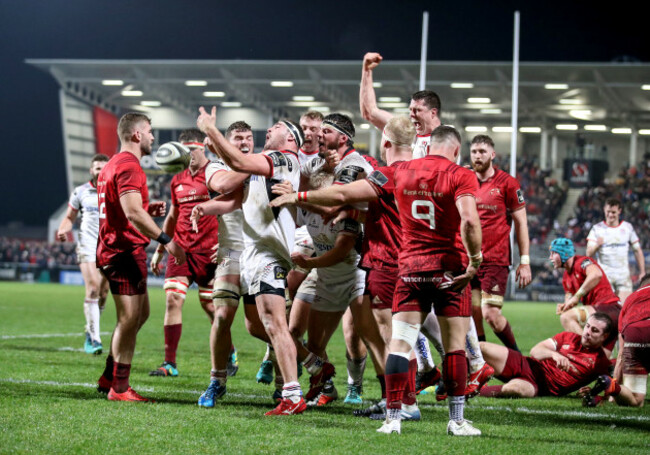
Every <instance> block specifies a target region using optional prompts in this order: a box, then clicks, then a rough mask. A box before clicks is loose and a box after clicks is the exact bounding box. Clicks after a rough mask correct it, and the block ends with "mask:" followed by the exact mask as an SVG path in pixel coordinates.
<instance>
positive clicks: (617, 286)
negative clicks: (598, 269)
mask: <svg viewBox="0 0 650 455" xmlns="http://www.w3.org/2000/svg"><path fill="white" fill-rule="evenodd" d="M605 275H606V276H607V279H608V280H609V284H611V286H612V290H613V291H614V293H616V294H617V293H619V292H621V291H623V292H632V278H631V277H630V270H629V269H624V270H608V271H605Z"/></svg>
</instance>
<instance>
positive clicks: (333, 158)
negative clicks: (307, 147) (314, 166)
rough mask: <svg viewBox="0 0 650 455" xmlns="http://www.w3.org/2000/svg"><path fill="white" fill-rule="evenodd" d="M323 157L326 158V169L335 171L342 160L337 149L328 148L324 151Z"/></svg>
mask: <svg viewBox="0 0 650 455" xmlns="http://www.w3.org/2000/svg"><path fill="white" fill-rule="evenodd" d="M322 157H323V158H324V159H325V166H323V167H324V168H325V169H329V170H330V171H333V170H334V168H336V166H338V164H339V163H340V162H341V159H340V158H339V154H338V152H337V151H336V150H326V151H325V152H323V154H322Z"/></svg>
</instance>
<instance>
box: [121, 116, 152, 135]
mask: <svg viewBox="0 0 650 455" xmlns="http://www.w3.org/2000/svg"><path fill="white" fill-rule="evenodd" d="M140 122H147V123H148V124H151V119H150V118H149V117H147V116H146V115H144V114H140V113H139V112H127V113H126V114H124V115H123V116H122V118H120V122H119V123H118V124H117V135H118V136H119V138H120V140H121V141H122V142H129V141H130V140H131V135H132V134H133V130H134V128H135V126H136V125H137V124H138V123H140Z"/></svg>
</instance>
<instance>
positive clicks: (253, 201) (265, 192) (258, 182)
mask: <svg viewBox="0 0 650 455" xmlns="http://www.w3.org/2000/svg"><path fill="white" fill-rule="evenodd" d="M262 154H263V155H265V156H266V157H267V159H268V160H269V162H270V164H271V166H272V168H273V170H272V175H271V176H270V177H266V176H261V175H251V177H250V179H249V180H248V181H247V183H246V184H245V188H244V200H243V203H242V209H243V211H244V245H245V247H246V248H249V247H254V248H255V250H257V251H268V252H271V253H272V254H274V255H276V256H279V257H281V258H283V259H284V260H286V261H287V262H289V263H291V251H292V250H293V246H294V240H295V230H296V223H295V221H294V219H293V217H292V215H291V212H290V211H289V209H288V208H286V207H281V208H278V207H271V206H269V202H270V201H271V200H272V199H275V198H276V197H277V195H275V194H273V193H272V192H271V187H272V186H273V185H275V184H276V183H280V182H282V181H283V180H288V181H289V182H291V184H292V185H293V188H294V189H295V190H297V189H298V185H299V184H300V166H299V165H298V156H297V154H296V152H291V151H287V150H284V151H278V150H267V151H265V152H262Z"/></svg>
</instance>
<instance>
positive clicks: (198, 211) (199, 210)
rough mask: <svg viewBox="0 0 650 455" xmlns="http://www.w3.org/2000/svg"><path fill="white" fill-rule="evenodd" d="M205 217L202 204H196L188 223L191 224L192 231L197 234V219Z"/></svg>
mask: <svg viewBox="0 0 650 455" xmlns="http://www.w3.org/2000/svg"><path fill="white" fill-rule="evenodd" d="M203 215H205V213H204V211H203V204H196V205H195V206H194V208H193V209H192V213H191V214H190V221H191V222H192V230H193V231H194V232H199V219H201V217H202V216H203Z"/></svg>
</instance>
